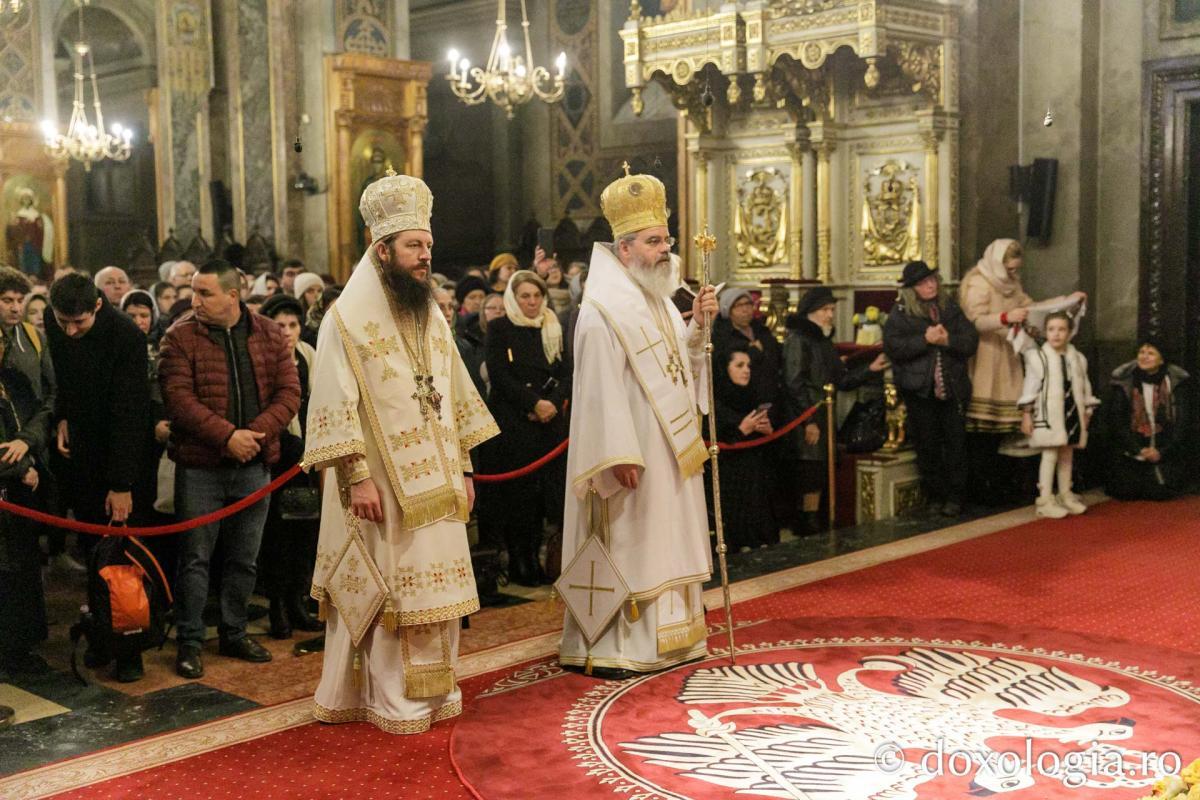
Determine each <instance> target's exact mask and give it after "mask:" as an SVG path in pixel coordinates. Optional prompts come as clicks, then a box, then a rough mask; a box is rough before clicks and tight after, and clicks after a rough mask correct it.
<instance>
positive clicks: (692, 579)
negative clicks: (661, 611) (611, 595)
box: [629, 572, 712, 603]
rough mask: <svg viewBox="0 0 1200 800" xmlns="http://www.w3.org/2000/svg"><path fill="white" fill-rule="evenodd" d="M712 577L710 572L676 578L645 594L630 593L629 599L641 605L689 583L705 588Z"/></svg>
mask: <svg viewBox="0 0 1200 800" xmlns="http://www.w3.org/2000/svg"><path fill="white" fill-rule="evenodd" d="M710 577H712V575H711V573H708V572H706V573H704V574H702V575H688V576H687V577H684V578H676V579H674V580H670V581H667V582H666V583H662V584H659V585H658V586H655V587H654V588H653V589H649V590H647V591H644V592H630V593H629V597H630V599H633V600H636V601H637V602H639V603H641V602H644V601H646V600H653V599H655V598H656V597H658V596H659V595H660V594H662V593H663V592H665V591H666V590H667V589H674V588H675V587H676V586H686V585H687V584H689V583H698V584H700V585H701V586H703V585H704V582H705V581H706V580H708V579H709V578H710Z"/></svg>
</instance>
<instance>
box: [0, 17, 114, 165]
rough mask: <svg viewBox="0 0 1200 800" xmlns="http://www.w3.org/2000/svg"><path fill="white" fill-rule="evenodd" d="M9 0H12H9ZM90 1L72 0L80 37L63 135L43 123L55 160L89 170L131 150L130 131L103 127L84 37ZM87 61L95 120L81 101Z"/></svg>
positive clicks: (54, 126)
mask: <svg viewBox="0 0 1200 800" xmlns="http://www.w3.org/2000/svg"><path fill="white" fill-rule="evenodd" d="M10 1H11V0H10ZM90 3H91V0H75V6H76V8H77V9H78V15H79V39H78V41H76V42H75V48H74V49H75V56H74V62H75V100H74V103H73V104H72V106H71V120H70V122H68V123H67V132H66V133H65V134H62V133H59V132H58V126H57V125H55V124H54V123H53V122H51V121H50V120H46V121H44V122H43V123H42V132H43V133H44V134H45V136H46V153H47V154H48V155H49V156H50V157H51V158H53V159H54V160H56V161H67V160H68V159H75V160H76V161H79V162H81V163H82V164H83V168H84V169H85V170H88V171H91V169H92V164H93V163H95V162H97V161H103V160H105V159H112V160H113V161H125V160H126V159H128V158H129V154H130V152H131V151H132V144H131V142H132V139H133V131H132V130H131V129H129V128H124V127H122V126H121V124H120V123H119V122H114V123H113V126H112V129H111V130H112V132H111V133H109V132H108V131H106V130H105V129H104V110H103V109H102V108H101V106H100V90H99V89H98V88H97V86H96V65H95V64H94V63H93V61H92V48H91V46H90V45H88V43H87V42H85V41H84V39H83V7H84V6H86V5H89V4H90ZM85 60H86V61H87V68H88V76H87V77H88V79H89V82H90V83H91V86H92V108H93V110H94V111H95V113H96V123H95V124H94V125H93V124H92V123H91V122H90V121H89V120H88V115H87V110H86V107H85V106H84V102H83V93H84V92H83V82H84V77H85V76H84V71H83V70H84V61H85Z"/></svg>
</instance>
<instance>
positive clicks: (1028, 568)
mask: <svg viewBox="0 0 1200 800" xmlns="http://www.w3.org/2000/svg"><path fill="white" fill-rule="evenodd" d="M1198 538H1200V499H1197V498H1189V499H1185V500H1180V501H1175V502H1172V503H1167V504H1141V503H1133V504H1119V503H1104V504H1102V505H1100V506H1097V507H1096V508H1094V509H1092V510H1091V511H1090V512H1089V513H1088V514H1087V515H1085V516H1084V517H1081V518H1077V519H1073V520H1067V521H1061V522H1037V523H1031V524H1029V525H1023V526H1020V527H1018V528H1014V529H1011V530H1008V531H1004V532H1002V533H998V534H994V535H991V536H986V537H983V538H981V539H977V540H972V541H967V542H963V543H961V544H957V545H952V546H950V547H946V548H942V549H940V550H937V551H934V552H932V553H927V554H922V555H917V556H913V557H910V558H906V559H903V560H900V561H895V562H891V563H886V564H882V565H880V566H877V567H872V568H870V569H865V570H861V571H859V572H855V573H853V574H850V575H845V576H841V577H837V578H832V579H829V580H826V581H822V582H820V583H816V584H811V585H808V586H803V587H799V588H797V589H794V590H791V591H787V592H780V593H777V594H775V595H770V596H768V597H764V598H760V599H757V600H752V601H749V602H746V603H743V604H740V605H739V606H737V608H736V615H737V618H738V619H739V620H742V621H749V620H768V619H769V620H778V621H787V620H796V618H805V622H804V623H800V622H799V621H794V622H792V623H788V624H792V625H795V626H797V627H796V628H795V630H796V631H798V632H803V633H805V634H806V637H811V636H815V635H822V636H829V637H832V636H841V635H843V633H841V632H835V631H834V630H821V629H823V628H825V627H826V624H828V623H820V624H819V627H818V628H814V627H812V626H813V625H814V624H817V623H818V622H819V621H814V620H812V619H811V618H813V617H822V616H829V617H837V618H849V617H887V618H891V620H904V619H907V620H911V621H912V622H911V625H910V626H909V627H911V630H904V631H899V632H896V628H897V627H898V626H900V625H901V623H898V622H894V621H892V622H888V623H886V624H887V626H888V630H889V631H890V632H889V633H887V634H886V635H888V636H892V635H897V636H902V635H909V634H913V635H915V634H918V633H919V634H921V636H922V637H923V638H929V637H935V638H936V637H940V638H953V637H950V636H949V635H943V634H940V633H939V625H941V626H943V627H942V628H941V629H944V630H945V631H946V632H947V634H949V632H950V631H951V630H952V629H953V630H954V631H955V633H954V635H955V636H964V637H967V638H968V640H976V639H979V640H981V641H997V642H1002V643H1004V644H1007V645H1025V646H1028V647H1044V648H1047V649H1054V648H1059V647H1063V648H1068V649H1071V648H1073V650H1072V651H1073V652H1075V651H1077V652H1079V653H1081V654H1083V655H1085V656H1087V657H1096V658H1100V659H1102V660H1105V661H1108V660H1117V661H1120V662H1121V663H1123V664H1126V663H1127V664H1133V665H1137V666H1139V667H1142V668H1145V669H1149V670H1157V671H1158V672H1159V673H1160V674H1174V675H1175V677H1176V678H1179V677H1183V676H1185V670H1186V669H1188V668H1189V664H1187V663H1186V662H1184V663H1181V662H1182V661H1183V659H1182V657H1181V656H1180V655H1179V654H1178V653H1177V652H1174V651H1177V650H1182V651H1186V652H1188V653H1191V654H1200V629H1198V628H1197V626H1196V625H1195V620H1197V619H1200V613H1198V612H1200V608H1197V604H1198V600H1197V597H1196V592H1195V588H1194V587H1195V585H1196V578H1195V570H1194V568H1193V565H1192V560H1191V559H1189V558H1187V556H1190V555H1191V554H1193V553H1194V552H1195V551H1196V542H1197V540H1198ZM714 616H717V615H714ZM947 618H951V619H955V620H959V622H947V623H938V624H931V623H927V622H920V620H938V619H947ZM973 622H978V623H980V624H978V625H976V624H972V623H973ZM783 624H784V623H783V622H772V623H770V625H771V626H772V627H771V628H769V629H767V628H764V627H763V626H756V627H752V628H747V629H746V630H743V631H742V632H741V633H740V634H739V643H745V642H757V641H759V636H760V634H759V632H758V631H759V630H760V629H762V630H766V631H768V633H772V635H773V636H778V635H779V634H780V633H781V631H782V628H780V627H778V626H780V625H783ZM844 624H845V625H851V624H852V625H853V626H856V627H855V630H854V631H853V632H847V633H846V634H845V635H848V636H856V635H865V634H864V633H863V631H866V630H868V629H872V626H875V625H879V624H883V623H880V622H879V621H877V620H876V621H872V620H858V621H856V622H854V623H844ZM805 625H807V626H808V627H807V628H805V627H804V626H805ZM881 635H883V634H881ZM806 637H800V638H806ZM766 638H767V639H771V641H775V639H774V638H772V637H771V636H768V637H766ZM1043 639H1044V640H1045V641H1042V640H1043ZM764 641H765V640H764ZM715 643H716V642H715V640H714V644H715ZM1127 643H1138V645H1140V646H1138V645H1131V644H1127ZM1160 648H1161V649H1160ZM846 652H847V653H850V651H849V650H847V651H846ZM851 660H852V659H851ZM846 663H847V664H849V661H847V662H846ZM834 666H835V667H836V666H837V665H834ZM842 671H844V665H843V668H842V669H840V670H838V669H835V670H834V671H833V672H831V673H826V672H825V671H824V668H823V671H822V675H821V677H822V679H824V680H826V681H830V682H832V683H836V678H837V676H838V675H839V674H841V672H842ZM1089 674H1090V673H1089ZM502 677H503V676H502V675H497V674H492V675H490V676H479V677H478V678H474V679H470V680H467V681H464V682H463V689H464V694H465V698H466V700H467V709H468V714H467V717H466V718H465V719H464V720H463V721H462V722H461V723H459V724H460V725H461V727H462V728H463V730H464V735H465V733H466V731H467V729H468V727H469V726H471V725H473V724H474V722H475V720H476V719H477V715H479V714H483V713H485V712H486V710H487V707H488V706H489V705H490V704H491V703H493V702H495V701H497V700H499V698H500V697H504V696H505V695H501V696H498V697H494V698H490V699H483V700H479V701H478V702H475V697H476V695H478V694H479V693H480V692H481V691H483V690H485V689H486V688H488V687H490V686H492V685H493V684H494V683H496V682H497V681H498V680H499V679H501V678H502ZM570 680H571V681H572V682H573V681H574V676H571V678H570ZM580 680H583V679H580ZM864 680H866V676H865V674H864ZM567 681H568V679H567V678H563V679H555V680H554V681H550V682H549V683H550V684H555V683H562V684H564V685H566V683H567ZM1113 683H1114V685H1116V681H1113ZM1127 683H1128V681H1126V680H1122V681H1121V683H1120V685H1121V687H1122V690H1123V691H1128V690H1127V689H1125V688H1124V687H1125V686H1126V684H1127ZM1197 683H1200V681H1197ZM588 685H594V684H593V682H590V681H589V682H588ZM524 691H525V692H528V691H531V690H524ZM663 691H664V692H665V691H666V689H665V685H664V689H663ZM1151 692H1154V694H1153V696H1151ZM523 693H524V692H522V691H514V692H512V693H511V694H509V695H507V696H508V697H514V698H515V697H520V696H521V695H522V694H523ZM1130 694H1131V700H1130V702H1129V703H1128V704H1126V705H1124V706H1123V707H1121V708H1116V707H1113V708H1109V709H1106V713H1103V714H1099V716H1097V714H1098V713H1099V712H1088V713H1087V714H1081V715H1079V716H1078V717H1071V718H1070V719H1064V718H1056V719H1055V720H1054V722H1055V723H1056V724H1061V725H1064V726H1068V725H1069V726H1074V725H1076V724H1079V720H1080V719H1089V720H1092V719H1097V718H1099V719H1118V718H1120V717H1123V716H1132V713H1134V712H1136V713H1138V714H1141V715H1143V716H1141V717H1140V718H1138V719H1137V720H1136V721H1137V722H1138V730H1137V733H1136V734H1135V735H1134V737H1131V738H1129V739H1126V740H1123V741H1122V742H1121V744H1122V745H1128V746H1130V747H1134V746H1137V747H1146V748H1149V746H1150V744H1151V742H1149V741H1143V738H1145V739H1147V740H1149V739H1150V738H1153V739H1154V741H1158V739H1159V738H1160V737H1161V738H1169V737H1174V736H1178V737H1179V739H1178V742H1177V743H1176V742H1172V744H1177V746H1178V749H1180V750H1183V751H1184V756H1185V757H1189V760H1190V757H1194V756H1195V755H1200V740H1197V739H1196V738H1195V736H1194V735H1192V734H1184V733H1182V732H1181V731H1177V730H1174V731H1173V730H1170V725H1172V724H1174V723H1172V722H1171V721H1170V720H1168V719H1167V718H1166V717H1164V718H1163V722H1162V723H1161V725H1159V724H1158V723H1157V722H1156V723H1154V724H1152V722H1151V721H1150V720H1147V719H1146V717H1145V714H1147V713H1150V712H1155V710H1156V709H1157V708H1159V707H1160V706H1161V708H1163V709H1167V708H1168V704H1167V703H1166V701H1165V700H1164V699H1163V697H1162V695H1161V692H1160V690H1158V689H1156V688H1155V687H1149V688H1147V689H1146V690H1145V692H1144V693H1139V694H1137V695H1136V696H1134V695H1133V693H1130ZM530 697H531V696H526V701H525V702H524V703H523V704H522V707H521V711H522V712H523V713H526V712H534V711H536V709H535V707H534V705H533V704H532V703H531V702H529V699H530ZM1176 702H1177V703H1178V702H1182V701H1180V700H1177V701H1176ZM701 708H706V707H703V706H702V707H701ZM1171 708H1174V706H1172V707H1171ZM538 713H539V718H540V712H538ZM705 713H708V711H706V712H705ZM1163 713H1164V714H1166V713H1167V711H1164V712H1163ZM1175 713H1177V712H1176V711H1174V710H1171V711H1170V714H1172V715H1173V714H1175ZM519 718H520V716H519V715H518V717H516V718H514V717H512V716H510V717H509V718H508V719H507V720H506V722H505V725H504V726H502V727H497V728H495V729H493V731H492V733H491V735H490V737H489V738H488V739H487V740H486V741H485V742H484V743H483V744H479V745H476V746H474V747H473V748H472V752H473V753H474V755H475V756H478V757H486V756H487V754H488V753H495V754H500V755H497V756H496V757H497V758H499V759H501V761H500V762H499V763H502V764H503V765H504V767H503V769H504V770H506V771H511V766H509V765H512V764H515V763H517V762H516V760H515V759H517V757H518V754H517V753H515V752H514V748H515V747H516V746H517V745H519V744H521V739H520V737H519V736H518V735H517V733H516V729H515V726H516V725H517V722H518V720H519ZM1196 718H1200V714H1195V713H1193V715H1192V717H1191V719H1193V720H1194V719H1196ZM1171 719H1174V717H1173V716H1172V717H1171ZM452 727H453V726H452V725H445V724H443V725H439V726H435V728H434V730H433V731H431V732H430V733H428V734H425V735H423V736H419V737H390V736H387V735H385V734H382V733H378V732H377V731H375V729H374V728H372V727H370V726H368V725H365V724H354V725H343V726H332V727H331V726H321V725H316V724H313V725H306V726H303V727H300V728H295V729H291V730H288V731H284V732H282V733H279V734H275V735H272V736H267V737H264V738H261V739H258V740H255V741H253V742H249V743H246V744H241V745H236V746H233V747H228V748H225V749H222V750H216V751H214V752H211V753H206V754H204V755H201V756H196V757H193V758H189V759H185V760H183V761H179V762H175V763H172V764H167V765H164V766H162V767H159V768H156V769H152V770H146V771H142V772H139V773H135V774H133V775H129V776H126V777H122V778H116V779H113V780H110V781H105V782H103V783H99V784H95V785H93V786H90V787H87V788H86V789H81V790H78V791H75V792H71V793H69V794H66V795H60V796H61V797H79V798H135V797H136V798H143V797H166V796H171V797H174V796H182V797H188V798H191V799H194V800H201V798H210V797H211V798H226V797H234V796H245V795H252V796H255V797H257V798H260V799H261V800H266V799H267V798H284V797H286V798H321V797H331V798H332V797H346V796H352V795H353V796H361V795H362V794H363V793H364V792H366V793H369V794H370V796H372V797H375V798H385V797H395V798H405V800H409V799H410V798H411V799H413V800H421V799H422V798H438V800H441V799H442V798H469V797H471V796H472V795H471V794H470V793H469V792H468V791H467V790H466V789H465V788H464V787H463V786H462V785H461V784H460V783H459V782H458V780H457V778H456V776H455V773H454V769H453V767H452V765H451V764H450V761H449V758H448V749H449V748H448V745H449V738H450V736H449V733H450V731H451V730H452ZM548 727H549V728H550V731H551V732H552V733H554V734H555V735H556V736H559V737H560V738H561V733H562V731H561V719H560V720H559V721H558V722H556V723H555V724H554V725H550V726H548ZM739 728H740V726H739ZM672 730H674V728H672ZM1143 730H1145V731H1151V733H1146V734H1143V733H1142V731H1143ZM638 735H639V736H642V735H644V734H641V733H639V734H638ZM1139 737H1143V738H1139ZM1189 737H1190V738H1189ZM464 741H465V740H464ZM1006 741H1007V740H1006ZM461 748H462V745H461V744H460V746H459V749H460V752H461ZM549 757H550V752H548V751H543V752H542V753H541V756H540V757H539V758H538V759H537V762H536V765H535V767H536V768H535V769H534V770H533V771H525V772H523V773H521V774H520V775H519V777H520V779H521V780H522V781H523V782H524V784H523V785H524V787H525V794H524V795H522V797H524V798H536V797H550V796H562V797H575V796H579V797H583V796H585V795H582V794H576V793H577V792H578V791H580V785H575V786H573V787H572V788H571V789H569V790H567V791H565V792H564V793H562V794H557V795H552V794H550V793H548V792H544V791H543V787H544V784H543V783H542V774H543V773H546V774H547V775H548V774H550V773H554V774H559V773H562V774H563V775H567V774H574V773H572V772H571V771H572V770H574V771H575V772H577V773H578V776H577V778H576V780H577V781H578V782H579V784H582V783H583V782H584V780H585V778H586V772H585V771H584V770H581V769H579V768H578V767H575V766H574V765H573V764H570V763H567V764H565V765H558V764H554V763H551V761H550V760H549ZM639 760H641V759H640V758H639ZM67 768H69V767H67ZM647 769H649V767H647ZM222 776H227V777H222ZM688 781H689V782H691V783H704V782H703V781H696V780H695V779H688ZM706 785H708V784H706ZM931 786H933V784H932V783H926V784H923V785H922V786H921V787H920V788H919V789H918V795H917V796H919V797H922V798H924V797H926V796H933V795H926V794H924V793H922V792H923V790H925V789H927V788H929V787H931ZM724 791H726V792H727V794H725V795H721V796H731V795H730V794H728V792H729V791H730V790H724ZM632 794H634V795H636V794H637V792H633V793H632ZM1140 794H1141V793H1140V792H1139V791H1138V790H1137V789H1134V788H1131V789H1126V790H1122V791H1116V790H1114V791H1098V790H1093V792H1092V794H1090V795H1089V794H1087V790H1080V791H1079V792H1076V793H1074V794H1073V795H1071V796H1078V797H1091V796H1097V795H1099V796H1105V797H1109V796H1111V797H1114V798H1116V797H1121V798H1125V797H1130V798H1132V797H1138V796H1140ZM484 796H486V797H489V800H490V797H491V795H487V794H485V795H484ZM498 796H499V795H498ZM609 796H611V792H609ZM617 796H618V797H621V796H630V795H626V794H619V795H617ZM651 796H653V795H651ZM674 796H680V795H674ZM743 796H746V795H743ZM775 796H787V795H775ZM903 796H904V795H897V798H899V797H903ZM943 796H945V795H943ZM1021 796H1023V797H1033V796H1035V795H1031V794H1030V793H1029V792H1028V791H1026V792H1024V794H1023V795H1021ZM1036 796H1039V797H1040V796H1042V795H1036ZM1045 796H1046V797H1050V796H1052V795H1045ZM822 800H832V798H822ZM855 800H862V798H856V799H855Z"/></svg>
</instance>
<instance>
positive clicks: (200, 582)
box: [158, 259, 300, 678]
mask: <svg viewBox="0 0 1200 800" xmlns="http://www.w3.org/2000/svg"><path fill="white" fill-rule="evenodd" d="M240 289H241V279H240V276H239V274H238V271H237V268H235V267H234V266H233V265H232V264H230V263H228V262H227V261H222V260H219V259H217V260H213V261H209V262H208V263H207V264H205V265H204V266H203V267H201V268H200V269H199V270H198V271H197V272H196V274H195V276H194V277H193V278H192V292H193V293H192V311H191V312H190V313H187V314H185V315H184V316H182V317H181V318H180V319H179V321H178V322H176V323H175V324H174V325H172V326H171V329H170V330H168V331H167V333H166V336H164V337H163V340H162V350H161V355H160V361H159V371H158V379H159V382H160V383H161V385H162V394H163V403H164V404H165V405H166V410H167V416H168V417H169V418H170V420H171V441H170V453H171V458H172V460H174V461H175V464H176V471H175V509H176V511H177V512H178V514H179V516H180V518H181V519H194V518H196V517H200V516H203V515H205V514H210V513H212V512H214V511H217V510H219V509H221V508H224V507H225V506H228V505H231V504H233V503H235V502H237V501H238V500H241V499H242V498H243V497H246V496H248V495H251V494H253V493H254V492H256V491H258V490H259V489H261V488H263V487H264V486H266V485H267V483H268V482H269V475H270V473H269V468H270V466H271V464H273V463H275V462H276V461H278V460H279V433H280V431H282V430H283V429H285V428H286V427H287V425H288V422H290V421H291V419H292V417H294V416H295V415H296V412H297V411H298V410H299V408H300V379H299V376H298V375H297V373H296V365H295V363H294V362H293V361H292V356H291V353H290V351H289V349H288V345H287V341H286V340H285V338H284V335H283V332H282V331H281V330H280V328H279V326H277V325H276V324H275V323H274V322H272V321H271V320H269V319H267V318H266V317H261V316H258V315H257V314H252V313H250V311H249V309H247V308H246V306H245V304H243V303H242V302H241V299H240ZM267 508H268V499H267V498H263V499H262V500H260V501H259V502H257V503H255V504H254V505H252V506H250V507H249V508H246V509H244V510H242V511H240V512H238V513H237V514H234V515H233V516H231V517H228V518H227V519H225V520H222V521H221V522H219V523H211V524H208V525H204V526H201V527H199V528H196V529H195V530H192V531H188V532H187V533H184V534H183V535H182V537H181V539H180V543H179V572H178V576H177V578H176V582H175V607H176V630H177V632H178V634H177V638H178V641H179V652H178V654H177V655H176V658H175V670H176V672H178V673H179V674H180V675H182V676H183V677H185V678H199V677H200V676H202V675H203V674H204V665H203V663H202V661H201V660H200V647H201V644H202V643H203V641H204V621H203V619H202V613H203V611H204V603H205V600H206V599H207V596H208V566H209V560H210V559H211V558H212V553H213V549H214V548H215V547H216V544H217V538H218V536H222V537H223V548H224V554H225V556H224V563H223V572H222V576H221V624H220V627H219V628H218V630H219V633H220V647H219V650H218V652H220V654H221V655H226V656H231V657H233V658H240V659H242V660H245V661H256V662H262V661H270V660H271V654H270V653H269V652H267V650H266V649H265V648H263V647H262V645H260V644H258V642H256V641H254V640H253V639H250V638H248V637H247V636H246V614H247V604H248V603H249V600H250V594H251V592H252V591H253V590H254V578H255V561H256V559H257V558H258V547H259V543H260V542H261V541H262V532H263V524H264V523H265V522H266V517H267Z"/></svg>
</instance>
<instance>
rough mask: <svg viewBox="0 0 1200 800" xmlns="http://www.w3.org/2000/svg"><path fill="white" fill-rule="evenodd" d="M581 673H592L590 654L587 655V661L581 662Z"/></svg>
mask: <svg viewBox="0 0 1200 800" xmlns="http://www.w3.org/2000/svg"><path fill="white" fill-rule="evenodd" d="M583 674H584V675H591V674H592V657H591V656H590V655H589V656H588V657H587V661H585V662H584V663H583Z"/></svg>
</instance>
